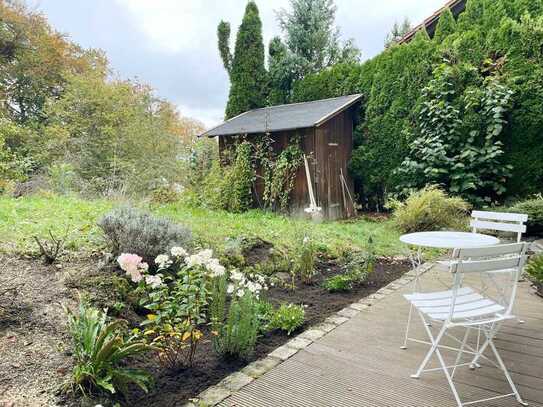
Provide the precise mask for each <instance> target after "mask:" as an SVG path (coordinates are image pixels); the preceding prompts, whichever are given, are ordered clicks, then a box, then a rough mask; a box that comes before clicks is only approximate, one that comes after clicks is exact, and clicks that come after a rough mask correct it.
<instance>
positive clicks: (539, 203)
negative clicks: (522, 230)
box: [509, 194, 543, 234]
mask: <svg viewBox="0 0 543 407" xmlns="http://www.w3.org/2000/svg"><path fill="white" fill-rule="evenodd" d="M509 212H516V213H525V214H526V215H528V222H527V223H526V224H527V226H528V227H527V229H528V230H527V232H528V233H529V234H540V233H543V195H541V194H540V195H538V196H536V197H534V198H532V199H527V200H525V201H521V202H518V203H516V204H515V205H513V206H512V207H511V208H510V209H509Z"/></svg>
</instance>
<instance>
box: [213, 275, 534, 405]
mask: <svg viewBox="0 0 543 407" xmlns="http://www.w3.org/2000/svg"><path fill="white" fill-rule="evenodd" d="M436 273H439V271H437V270H435V269H431V270H430V271H428V272H427V273H426V274H425V275H424V277H423V284H424V285H425V287H429V288H431V289H441V287H440V286H439V283H438V282H437V275H436ZM441 273H443V272H441ZM409 289H410V286H409V285H408V286H404V287H403V288H401V289H399V290H397V291H394V292H392V293H391V294H388V295H386V296H385V297H384V298H382V299H380V300H379V301H377V302H375V303H374V304H373V306H371V307H369V308H367V309H364V310H362V311H361V312H359V313H357V314H356V315H354V316H353V317H352V318H351V319H350V320H348V321H347V322H344V323H343V324H342V325H340V326H338V327H337V328H336V329H334V330H332V331H331V332H329V333H328V334H326V335H325V336H323V337H322V338H320V339H318V340H316V341H315V342H313V343H312V344H311V345H309V346H308V347H307V348H305V349H303V350H301V351H299V352H297V353H296V354H295V355H294V356H292V357H290V358H289V359H287V360H286V361H285V362H283V363H281V364H279V365H277V366H276V367H275V368H273V369H272V370H270V371H269V372H267V373H266V374H264V375H263V376H261V377H260V378H258V379H256V380H254V381H252V382H251V383H249V384H248V385H246V386H244V387H243V388H241V389H240V390H239V391H237V392H235V393H233V394H232V395H231V396H230V397H228V398H226V399H224V400H223V401H222V402H221V403H220V404H219V405H220V406H221V407H234V406H235V407H244V406H247V407H249V406H250V407H272V406H273V407H277V406H281V407H290V406H293V407H294V406H307V407H329V406H343V407H345V406H361V407H397V406H412V407H436V406H440V407H449V406H451V407H454V406H455V405H456V404H455V402H454V399H453V397H452V394H451V392H450V389H449V387H448V385H447V383H446V380H445V378H444V376H443V374H442V373H441V372H431V373H426V374H423V376H422V377H421V378H420V379H418V380H415V379H411V378H410V377H409V376H410V374H412V373H414V371H415V370H416V368H417V366H418V364H419V363H420V361H421V360H422V358H423V357H424V355H425V353H426V351H427V347H426V346H425V345H419V344H415V343H411V344H410V345H409V349H408V350H401V349H400V345H401V344H402V339H403V333H404V329H405V322H406V319H407V313H408V310H409V307H408V304H407V302H406V301H405V300H404V299H403V297H402V294H403V293H405V292H406V291H408V290H409ZM542 311H543V300H542V299H541V298H540V297H537V296H536V295H535V294H534V292H533V290H532V288H531V287H530V285H529V283H528V282H523V283H521V284H520V288H519V297H518V306H517V314H518V315H520V316H522V318H523V319H524V320H525V321H526V322H525V323H524V324H519V323H518V322H516V321H514V322H511V323H507V324H506V325H504V327H503V328H502V331H501V333H500V334H499V335H498V337H497V339H496V346H497V347H498V348H499V351H500V352H501V354H502V356H503V358H504V360H505V363H506V364H507V366H508V367H509V368H510V371H511V372H512V376H513V380H514V381H515V383H516V384H517V385H518V389H519V391H520V393H521V395H522V396H523V397H524V398H525V400H526V401H528V402H529V403H530V406H532V407H543V388H542V386H541V383H542V380H543V312H542ZM413 327H414V328H415V329H414V332H415V336H416V337H420V338H423V336H424V335H423V327H422V325H421V324H420V323H418V321H417V324H416V325H413ZM424 339H425V338H424ZM448 353H449V359H448V360H450V358H451V355H450V352H448ZM452 357H453V358H454V356H452ZM434 362H435V361H434ZM436 365H437V363H434V366H436ZM434 366H433V367H434ZM455 381H456V382H457V383H458V389H459V391H460V394H461V395H462V396H463V397H464V400H465V401H469V400H473V399H480V398H485V397H492V396H495V395H497V394H498V393H504V392H509V389H508V387H507V384H506V382H505V380H504V379H503V375H502V374H501V372H499V371H497V370H496V369H494V368H492V367H489V366H488V365H485V364H483V367H482V368H481V369H477V370H476V371H475V373H474V372H472V371H470V370H469V369H467V368H459V370H458V371H457V373H456V376H455ZM478 405H481V406H483V405H484V406H487V407H498V406H499V407H506V406H507V407H509V406H514V405H518V404H517V403H516V402H515V401H514V399H513V398H506V399H501V400H495V401H491V402H486V403H483V404H478Z"/></svg>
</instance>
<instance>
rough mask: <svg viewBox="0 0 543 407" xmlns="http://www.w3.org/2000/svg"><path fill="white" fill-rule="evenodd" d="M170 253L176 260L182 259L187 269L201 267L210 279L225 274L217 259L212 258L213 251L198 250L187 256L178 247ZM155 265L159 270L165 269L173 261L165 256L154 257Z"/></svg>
mask: <svg viewBox="0 0 543 407" xmlns="http://www.w3.org/2000/svg"><path fill="white" fill-rule="evenodd" d="M170 253H171V255H172V257H174V258H175V259H176V260H180V259H183V261H184V262H185V265H186V266H187V267H195V266H202V267H204V268H205V269H206V270H207V271H209V273H210V275H211V277H220V276H222V275H224V273H226V269H225V268H224V267H223V266H222V265H221V264H220V263H219V259H216V258H214V257H213V250H211V249H205V250H200V251H199V252H198V253H195V254H192V255H190V256H189V254H188V252H187V251H186V250H185V249H183V248H182V247H179V246H174V247H172V248H171V250H170ZM155 263H156V264H157V265H158V267H159V269H165V268H168V267H170V266H171V265H172V264H173V260H172V259H171V258H170V257H169V256H168V255H167V254H161V255H159V256H157V257H156V259H155Z"/></svg>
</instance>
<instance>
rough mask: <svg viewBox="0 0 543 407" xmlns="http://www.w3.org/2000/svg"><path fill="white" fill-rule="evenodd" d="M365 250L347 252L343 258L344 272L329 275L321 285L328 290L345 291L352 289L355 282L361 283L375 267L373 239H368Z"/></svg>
mask: <svg viewBox="0 0 543 407" xmlns="http://www.w3.org/2000/svg"><path fill="white" fill-rule="evenodd" d="M366 249H367V251H366V252H349V253H348V254H347V255H346V256H345V258H344V259H343V261H342V262H343V267H344V268H345V273H344V274H338V275H335V276H332V277H329V278H328V279H326V280H325V282H324V283H323V287H324V288H325V289H326V290H328V291H329V292H345V291H350V290H352V289H353V287H354V285H355V284H362V283H363V282H365V281H366V280H367V278H368V276H369V275H370V274H371V273H372V272H373V270H374V267H375V261H376V257H375V247H374V243H373V239H372V238H371V237H370V238H369V239H368V245H367V248H366Z"/></svg>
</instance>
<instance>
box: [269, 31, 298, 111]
mask: <svg viewBox="0 0 543 407" xmlns="http://www.w3.org/2000/svg"><path fill="white" fill-rule="evenodd" d="M268 53H269V59H268V65H269V74H270V94H269V97H268V104H269V105H272V106H273V105H281V104H285V103H288V102H289V99H290V91H291V89H292V85H293V83H294V80H295V79H296V78H295V72H296V70H295V67H296V59H295V57H294V56H293V55H292V54H291V53H289V50H288V48H287V47H286V45H285V44H284V43H283V42H282V41H281V38H279V37H274V38H272V40H271V41H270V45H269V47H268Z"/></svg>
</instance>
